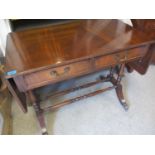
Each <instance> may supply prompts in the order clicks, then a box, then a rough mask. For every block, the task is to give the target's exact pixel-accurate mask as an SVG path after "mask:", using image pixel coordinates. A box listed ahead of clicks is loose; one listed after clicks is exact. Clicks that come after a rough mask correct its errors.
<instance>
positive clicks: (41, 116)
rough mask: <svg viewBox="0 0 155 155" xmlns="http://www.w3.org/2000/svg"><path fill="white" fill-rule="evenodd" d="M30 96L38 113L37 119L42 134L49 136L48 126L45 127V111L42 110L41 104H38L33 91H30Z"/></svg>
mask: <svg viewBox="0 0 155 155" xmlns="http://www.w3.org/2000/svg"><path fill="white" fill-rule="evenodd" d="M28 94H29V97H30V100H31V101H32V105H33V107H34V110H35V112H36V115H37V119H38V122H39V125H40V127H41V131H42V134H43V135H47V134H48V133H47V129H46V125H45V119H44V113H43V110H42V109H41V108H40V103H39V102H37V100H36V98H35V96H34V94H33V92H32V91H29V92H28Z"/></svg>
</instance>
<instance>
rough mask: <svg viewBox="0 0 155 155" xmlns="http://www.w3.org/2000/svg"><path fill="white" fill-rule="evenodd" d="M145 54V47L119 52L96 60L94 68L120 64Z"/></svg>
mask: <svg viewBox="0 0 155 155" xmlns="http://www.w3.org/2000/svg"><path fill="white" fill-rule="evenodd" d="M146 52H147V47H146V46H143V47H139V48H135V49H130V50H128V51H123V52H119V53H116V54H112V55H107V56H101V57H98V58H96V60H95V67H96V68H97V69H100V68H103V67H108V66H112V65H116V64H119V63H122V62H128V61H131V60H135V59H138V58H141V57H143V56H144V55H145V54H146Z"/></svg>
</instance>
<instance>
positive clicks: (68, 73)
mask: <svg viewBox="0 0 155 155" xmlns="http://www.w3.org/2000/svg"><path fill="white" fill-rule="evenodd" d="M91 66H92V65H91V62H90V60H87V61H82V62H77V63H73V64H69V65H65V66H60V67H55V68H52V69H46V70H42V71H37V72H34V73H31V74H27V75H25V76H24V80H25V83H26V85H27V89H32V88H37V87H40V86H44V85H46V84H49V83H54V82H57V81H61V80H65V79H68V78H70V77H74V76H78V75H82V74H84V73H88V72H90V71H91V68H92V67H91Z"/></svg>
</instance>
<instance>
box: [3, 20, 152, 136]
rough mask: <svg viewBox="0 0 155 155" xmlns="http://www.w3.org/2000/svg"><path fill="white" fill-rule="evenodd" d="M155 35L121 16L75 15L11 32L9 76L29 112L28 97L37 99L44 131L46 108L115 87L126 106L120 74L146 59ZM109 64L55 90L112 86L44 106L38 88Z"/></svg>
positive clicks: (7, 67) (23, 107)
mask: <svg viewBox="0 0 155 155" xmlns="http://www.w3.org/2000/svg"><path fill="white" fill-rule="evenodd" d="M154 43H155V41H154V40H151V39H150V37H148V36H147V35H145V34H144V33H142V32H141V31H139V30H136V29H132V27H130V26H129V25H127V24H124V23H123V22H121V21H120V20H74V21H67V22H63V23H59V24H56V25H53V26H47V27H42V28H36V29H29V30H23V31H18V32H13V33H10V34H9V35H8V37H7V48H6V64H5V73H6V75H5V77H6V82H7V85H8V87H9V89H10V91H11V93H12V94H13V96H14V97H15V98H16V100H17V102H18V103H19V105H20V106H21V108H22V110H23V111H24V112H27V104H26V98H27V97H28V98H29V99H30V100H31V101H32V104H33V107H34V109H35V111H36V115H37V118H38V121H39V124H40V126H41V129H42V133H43V134H46V133H47V129H46V126H45V121H44V115H43V114H44V112H45V111H48V110H54V109H56V108H59V107H61V106H63V105H66V104H69V103H72V102H74V101H78V100H81V99H83V98H86V97H90V96H94V95H96V94H99V93H102V92H104V91H106V90H111V89H115V90H116V93H117V96H118V99H119V101H120V103H121V104H122V106H123V107H124V108H125V110H127V109H128V105H127V104H126V102H125V99H124V97H123V92H122V85H121V78H122V75H123V71H124V66H125V64H128V63H129V62H135V61H138V62H139V61H141V60H142V59H143V58H144V56H147V54H148V53H150V52H149V49H150V48H151V47H154ZM107 68H108V69H109V71H110V72H109V74H108V75H107V76H106V77H104V76H103V75H102V76H100V78H99V79H98V80H96V81H94V82H91V83H86V84H84V85H82V86H76V87H74V88H73V87H71V88H69V89H67V90H63V91H61V92H55V93H54V94H51V95H52V96H59V95H64V94H66V93H69V92H72V91H75V90H79V89H82V88H87V87H90V86H93V85H94V84H97V83H101V82H111V83H112V84H113V85H112V86H110V87H107V88H103V89H100V90H97V91H95V92H91V93H89V94H85V95H83V96H78V97H76V98H73V99H69V100H66V101H63V102H61V103H58V104H56V105H52V106H50V107H41V105H40V99H39V98H38V97H37V96H36V94H35V90H36V89H37V88H40V87H43V86H47V85H49V84H55V83H59V82H62V81H66V80H70V79H73V78H77V77H82V76H85V75H88V74H92V73H95V72H97V71H100V70H102V69H107Z"/></svg>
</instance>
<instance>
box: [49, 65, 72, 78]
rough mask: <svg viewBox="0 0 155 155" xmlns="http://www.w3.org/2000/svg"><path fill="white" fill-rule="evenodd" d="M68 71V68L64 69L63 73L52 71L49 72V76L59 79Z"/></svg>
mask: <svg viewBox="0 0 155 155" xmlns="http://www.w3.org/2000/svg"><path fill="white" fill-rule="evenodd" d="M69 71H70V67H65V68H64V72H63V73H58V72H57V71H56V70H54V71H51V72H50V75H51V76H53V77H59V76H63V75H66V74H67V73H68V72H69Z"/></svg>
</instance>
